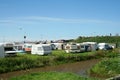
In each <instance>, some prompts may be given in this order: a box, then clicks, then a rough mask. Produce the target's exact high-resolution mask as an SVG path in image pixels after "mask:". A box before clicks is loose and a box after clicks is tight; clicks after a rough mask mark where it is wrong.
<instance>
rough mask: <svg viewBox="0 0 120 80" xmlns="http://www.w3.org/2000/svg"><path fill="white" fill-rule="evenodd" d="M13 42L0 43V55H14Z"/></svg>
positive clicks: (15, 53)
mask: <svg viewBox="0 0 120 80" xmlns="http://www.w3.org/2000/svg"><path fill="white" fill-rule="evenodd" d="M16 55H17V52H16V51H15V50H14V44H13V43H0V57H8V56H16Z"/></svg>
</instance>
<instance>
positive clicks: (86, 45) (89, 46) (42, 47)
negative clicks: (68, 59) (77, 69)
mask: <svg viewBox="0 0 120 80" xmlns="http://www.w3.org/2000/svg"><path fill="white" fill-rule="evenodd" d="M112 48H113V47H111V46H110V45H109V44H107V43H99V44H97V43H96V42H83V43H68V44H65V43H52V44H23V45H15V44H13V43H2V44H0V57H6V56H15V55H16V54H17V53H18V52H30V53H31V54H38V55H46V54H51V53H52V50H56V49H58V50H65V52H66V53H77V52H88V51H96V50H98V49H100V50H108V49H112Z"/></svg>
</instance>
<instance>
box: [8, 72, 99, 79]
mask: <svg viewBox="0 0 120 80" xmlns="http://www.w3.org/2000/svg"><path fill="white" fill-rule="evenodd" d="M10 80H98V79H93V78H83V77H80V76H79V75H76V74H73V73H62V72H41V73H32V74H28V75H23V76H19V77H13V78H11V79H10Z"/></svg>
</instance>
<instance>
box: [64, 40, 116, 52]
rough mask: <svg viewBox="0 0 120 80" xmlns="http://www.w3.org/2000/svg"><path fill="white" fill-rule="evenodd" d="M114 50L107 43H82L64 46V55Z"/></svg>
mask: <svg viewBox="0 0 120 80" xmlns="http://www.w3.org/2000/svg"><path fill="white" fill-rule="evenodd" d="M113 48H115V46H112V45H110V44H108V43H99V44H97V43H96V42H83V43H70V44H67V45H66V46H65V51H66V53H76V52H88V51H96V50H111V49H113Z"/></svg>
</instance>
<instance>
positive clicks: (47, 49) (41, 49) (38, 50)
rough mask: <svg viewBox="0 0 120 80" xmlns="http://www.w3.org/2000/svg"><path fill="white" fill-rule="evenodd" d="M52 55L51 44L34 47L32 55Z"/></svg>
mask: <svg viewBox="0 0 120 80" xmlns="http://www.w3.org/2000/svg"><path fill="white" fill-rule="evenodd" d="M51 53H52V49H51V45H50V44H35V45H32V49H31V54H38V55H47V54H51Z"/></svg>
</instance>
